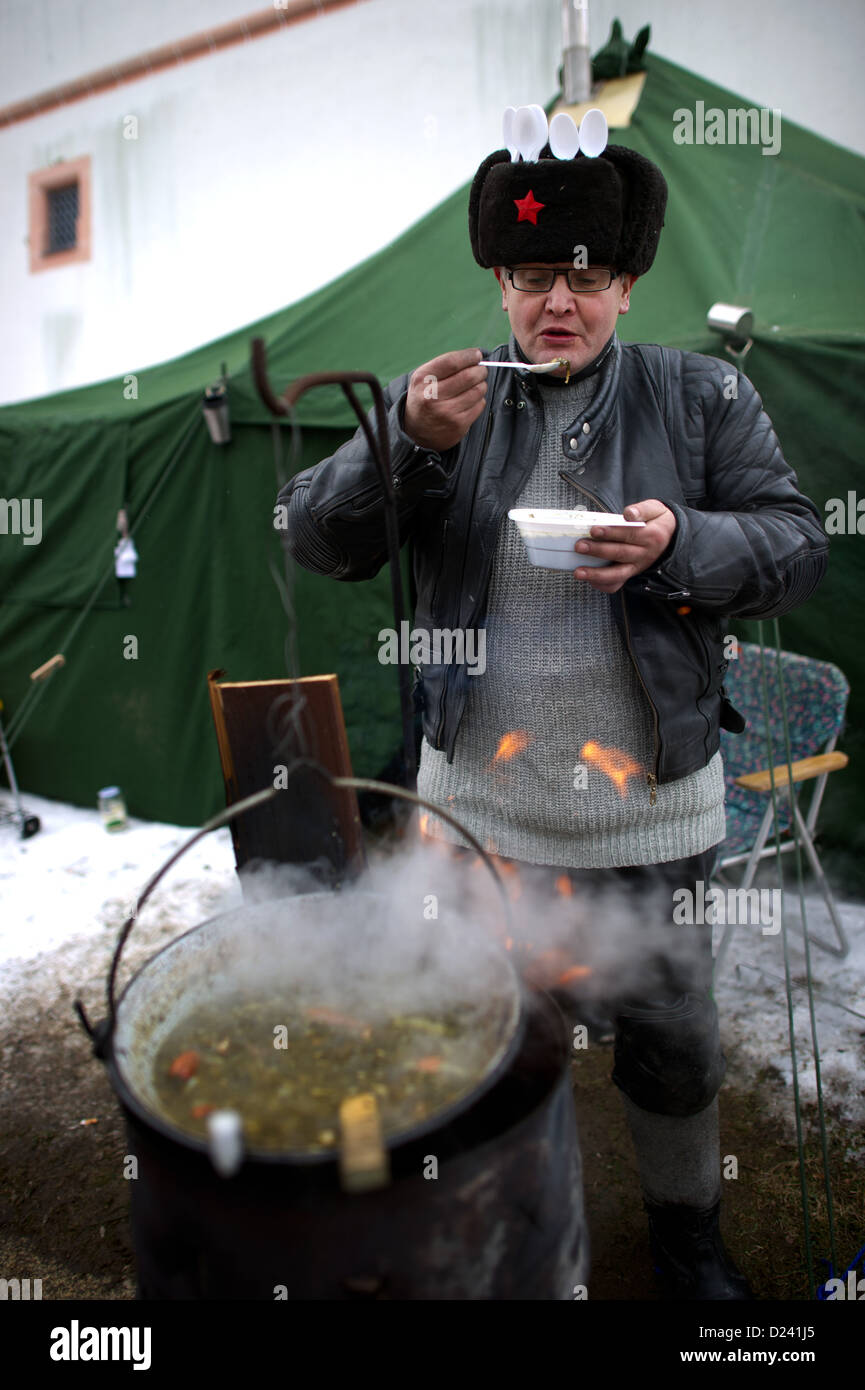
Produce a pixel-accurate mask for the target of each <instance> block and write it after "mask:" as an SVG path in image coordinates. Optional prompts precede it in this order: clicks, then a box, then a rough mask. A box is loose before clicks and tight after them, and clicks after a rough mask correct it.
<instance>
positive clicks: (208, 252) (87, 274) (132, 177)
mask: <svg viewBox="0 0 865 1390" xmlns="http://www.w3.org/2000/svg"><path fill="white" fill-rule="evenodd" d="M72 8H74V10H75V11H76V12H79V11H80V12H81V14H82V15H83V14H84V13H85V7H84V6H75V7H72ZM95 8H97V9H98V8H99V6H96V7H95ZM103 8H104V7H103ZM143 8H144V9H146V10H147V13H148V15H151V13H152V12H151V8H150V7H149V6H145V7H143ZM160 8H162V9H165V10H166V12H167V10H168V7H165V6H157V9H160ZM187 8H188V11H189V12H190V14H189V16H188V19H189V22H188V23H185V24H183V25H180V24H178V23H177V19H176V14H175V15H174V22H173V24H172V26H171V28H170V29H166V30H165V31H164V32H163V33H161V34H160V33H156V32H152V31H147V32H145V31H144V29H143V28H142V27H141V15H140V13H139V11H138V10H137V7H132V9H131V10H129V11H128V13H129V14H130V15H131V16H132V18H133V19H135V24H136V26H137V27H135V28H134V29H131V30H130V34H131V39H130V42H129V43H128V45H127V46H126V49H125V52H126V55H127V56H128V55H129V53H130V52H132V51H135V45H136V44H140V45H141V46H142V47H152V46H154V45H155V44H157V43H159V42H164V41H166V40H167V39H170V38H172V37H178V36H180V35H181V34H182V33H191V32H195V31H196V30H197V29H199V28H201V27H204V26H205V19H204V15H203V14H202V11H203V10H204V8H205V7H204V6H203V5H200V4H197V3H196V4H194V5H190V6H188V7H186V6H183V5H176V6H174V7H173V9H174V11H183V12H184V15H186V14H187ZM207 8H208V9H211V8H212V7H210V6H208V7H207ZM231 8H232V7H231V6H229V5H228V4H227V3H223V5H222V6H221V7H220V10H219V12H218V13H216V12H214V13H213V19H214V20H216V21H220V22H221V21H224V20H225V19H226V18H227V17H229V12H230V10H231ZM245 8H248V7H245ZM32 9H33V11H34V12H35V11H36V10H40V11H42V12H43V19H44V22H45V23H44V31H45V35H47V34H48V33H49V31H51V30H52V25H53V24H54V23H55V20H56V18H57V11H56V9H55V6H54V5H53V4H44V3H39V4H34V5H33V6H32ZM233 9H234V12H235V14H238V13H240V14H242V13H244V8H242V7H241V6H240V5H238V3H237V0H235V4H234V6H233ZM60 12H61V13H62V7H60ZM105 12H106V14H108V10H107V9H106V11H105ZM192 12H194V13H192ZM86 13H87V15H88V16H89V15H90V6H89V5H88V6H87V7H86ZM111 13H113V14H114V15H115V21H116V15H117V14H125V13H127V9H126V7H122V6H120V7H119V6H116V5H115V6H112V7H111ZM7 27H8V26H7ZM24 27H25V28H26V29H28V31H30V37H29V38H28V44H29V43H33V44H35V46H36V48H37V49H38V46H39V38H38V35H36V37H34V33H35V31H36V29H37V28H38V26H36V25H35V24H34V22H33V19H32V15H31V14H30V11H29V10H28V11H27V13H26V25H25V26H24ZM22 32H23V31H22ZM0 37H2V36H0ZM6 37H7V39H8V37H9V36H8V34H7V35H6ZM115 38H116V35H115V37H114V38H112V41H111V42H110V43H109V41H108V38H107V37H106V32H105V31H103V30H102V29H101V28H100V26H99V25H90V24H89V21H88V27H87V28H86V30H85V27H84V25H83V22H82V27H81V29H80V31H76V34H75V40H74V42H71V48H72V50H73V51H74V53H75V62H74V63H73V62H69V61H66V60H65V58H64V57H63V51H64V49H63V44H62V43H61V36H59V35H57V34H54V35H53V37H52V39H51V43H50V45H49V44H48V42H47V38H46V39H45V51H46V52H49V51H50V61H48V60H37V55H35V54H34V51H33V50H31V49H29V48H28V50H27V53H26V54H25V55H24V57H25V59H26V66H27V68H28V77H27V82H26V84H24V83H23V82H22V83H19V86H18V91H17V92H16V93H15V95H17V96H21V95H23V87H24V85H26V86H28V87H30V89H31V91H32V90H33V89H34V88H35V90H42V89H44V87H45V86H46V85H47V84H48V83H49V82H54V81H60V80H64V79H68V78H69V77H71V76H73V75H74V72H75V70H76V69H77V70H78V71H79V72H80V71H81V70H82V69H83V70H84V71H87V70H89V69H92V68H93V67H95V66H97V65H100V64H102V63H104V62H106V61H112V60H115V61H116V60H117V59H118V58H120V57H122V56H123V55H124V47H123V42H122V40H121V39H119V38H116V41H115ZM89 39H92V40H93V41H92V42H91V43H90V47H89V48H88V47H87V41H88V40H89ZM97 40H98V41H97ZM132 40H134V42H133V41H132ZM558 44H559V12H558V5H557V0H540V3H538V4H535V5H532V6H531V23H530V24H527V23H526V6H525V3H524V0H435V5H434V6H426V5H423V4H417V3H406V0H372V3H367V4H360V5H357V6H356V7H351V8H348V9H343V10H340V11H337V12H335V13H333V14H331V15H328V14H327V13H325V15H324V16H323V17H321V18H316V19H314V20H311V21H309V22H307V23H303V24H297V25H295V26H293V27H291V28H289V29H287V30H286V31H285V32H284V33H279V34H275V35H274V36H273V37H264V38H260V39H256V40H254V41H252V42H249V43H246V44H243V45H239V46H236V47H232V48H229V49H227V50H224V51H223V52H221V53H217V54H215V55H214V56H213V57H208V58H204V59H201V60H198V61H195V62H192V63H188V64H185V65H183V66H181V67H178V68H177V69H171V70H167V71H165V72H161V73H157V74H156V75H154V76H152V77H149V78H147V79H145V80H142V81H138V82H134V83H129V84H127V85H125V86H123V87H120V88H118V89H116V90H114V91H110V92H106V93H104V94H101V95H99V96H96V97H93V98H89V99H87V100H84V101H79V102H76V103H74V104H73V105H69V106H65V107H62V108H60V109H59V110H57V111H53V112H48V113H46V114H45V115H42V116H38V117H36V118H34V119H31V120H28V121H26V122H22V123H20V124H18V125H14V126H12V127H9V128H7V129H6V130H0V233H2V241H0V279H2V282H3V283H4V286H5V287H6V289H5V293H4V295H3V310H2V312H3V317H4V320H5V325H6V326H5V329H4V332H3V335H2V344H3V346H2V354H3V357H2V385H0V400H2V401H4V402H9V401H13V400H16V399H23V398H27V397H30V396H34V395H40V394H43V393H45V392H49V391H55V390H58V389H61V388H65V387H69V386H74V385H79V384H82V383H84V382H88V381H94V380H99V379H102V378H105V377H109V376H114V375H116V374H118V373H121V372H126V371H131V370H134V369H135V368H140V367H144V366H147V365H149V364H151V363H153V362H157V361H162V360H164V359H166V358H169V357H172V356H175V355H177V354H179V353H182V352H184V351H186V350H188V349H190V348H192V347H195V346H197V345H198V344H200V343H202V342H206V341H208V340H210V339H212V338H216V337H219V336H221V335H222V334H223V333H225V332H227V331H229V330H231V329H233V328H237V327H239V326H241V325H243V324H245V323H248V322H250V321H252V320H254V319H256V318H258V317H261V316H263V315H266V314H269V313H272V312H273V311H275V310H276V309H278V308H280V307H282V306H283V305H285V304H289V303H292V302H293V301H295V300H297V299H298V298H300V297H301V296H302V295H304V294H306V293H307V292H309V291H310V290H312V289H314V288H316V287H318V286H319V285H322V284H325V283H327V282H328V281H329V280H331V279H333V278H334V277H335V276H336V275H338V274H340V273H341V272H343V271H344V270H346V269H348V268H349V267H350V266H352V265H355V264H357V263H358V262H359V261H361V260H363V259H364V258H365V257H367V256H369V255H371V254H372V253H374V252H375V251H377V250H378V249H379V248H380V247H382V246H383V245H385V244H386V243H387V242H389V241H391V240H393V238H394V237H395V236H397V235H398V234H399V233H400V232H401V231H403V230H404V229H405V228H406V227H408V226H409V225H410V224H411V223H412V222H414V221H416V220H417V219H418V218H419V217H421V216H422V215H423V214H424V213H425V212H427V211H429V209H430V208H431V207H433V206H435V204H436V203H438V202H440V201H441V199H442V198H444V197H446V196H447V194H449V193H451V192H453V190H454V189H455V188H457V187H458V186H459V185H460V184H461V183H462V182H464V181H465V180H466V179H467V178H468V177H469V176H470V175H471V173H472V171H473V169H474V167H475V165H476V164H477V163H478V162H479V160H480V158H481V157H482V156H483V154H484V153H485V152H486V151H487V149H488V148H490V147H492V146H494V145H495V144H496V143H497V139H498V129H497V128H498V126H499V124H500V112H501V110H502V109H503V108H504V106H505V105H506V104H507V103H508V101H509V100H517V101H520V102H527V101H530V100H536V99H538V97H540V99H541V100H542V101H545V100H547V99H549V97H550V96H551V95H552V94H553V92H554V90H555V61H556V53H557V49H558ZM85 50H86V51H85ZM88 54H89V56H87V55H88ZM7 90H8V89H7ZM128 115H135V116H137V117H138V122H139V134H138V139H136V140H127V139H124V138H123V119H124V117H126V116H128ZM87 153H89V154H90V155H91V157H92V164H93V199H92V202H93V224H92V248H93V258H92V260H91V261H90V262H89V263H85V264H81V265H72V266H68V267H63V268H57V269H51V270H44V271H40V272H38V273H36V274H30V272H29V270H28V260H27V244H26V236H27V175H28V173H29V172H30V171H31V170H33V169H38V168H41V167H42V166H44V165H46V164H49V163H51V162H53V161H55V160H57V159H59V158H63V159H71V158H75V157H77V156H79V155H82V154H87Z"/></svg>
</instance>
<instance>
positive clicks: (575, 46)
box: [562, 0, 592, 106]
mask: <svg viewBox="0 0 865 1390" xmlns="http://www.w3.org/2000/svg"><path fill="white" fill-rule="evenodd" d="M562 54H563V59H562V70H563V71H562V95H563V96H564V99H565V101H566V103H567V104H568V105H569V106H574V105H576V104H577V103H578V102H581V101H588V100H589V97H590V96H591V94H592V58H591V54H590V52H589V0H562Z"/></svg>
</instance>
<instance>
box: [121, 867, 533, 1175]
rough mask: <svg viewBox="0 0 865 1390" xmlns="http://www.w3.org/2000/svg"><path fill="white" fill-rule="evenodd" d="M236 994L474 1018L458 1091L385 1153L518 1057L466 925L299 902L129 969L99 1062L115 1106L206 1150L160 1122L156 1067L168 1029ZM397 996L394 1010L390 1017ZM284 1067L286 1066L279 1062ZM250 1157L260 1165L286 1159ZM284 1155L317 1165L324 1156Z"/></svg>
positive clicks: (487, 967)
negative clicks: (446, 1010)
mask: <svg viewBox="0 0 865 1390" xmlns="http://www.w3.org/2000/svg"><path fill="white" fill-rule="evenodd" d="M347 924H348V925H347ZM401 926H402V930H401ZM240 987H243V988H244V989H245V990H247V991H250V992H252V993H253V994H255V993H258V994H259V995H260V996H262V997H264V996H265V995H267V996H272V995H273V994H274V993H275V992H279V991H280V990H281V989H285V991H286V997H289V996H290V995H292V994H294V993H295V992H296V991H300V993H301V996H302V995H303V994H304V993H306V994H307V996H308V1000H309V1002H310V1003H315V1004H318V1003H321V1002H325V1003H326V1004H328V1005H330V1006H332V1007H336V1008H338V1009H340V1008H341V1009H344V1010H345V1011H346V1012H349V1013H357V1014H358V1016H359V1017H361V1018H366V1017H368V1016H369V1007H371V1005H372V1002H373V1001H374V1000H377V1001H378V1005H379V1008H381V1006H382V1005H385V1006H386V1008H387V1009H388V1011H392V1012H397V1011H402V1012H406V1013H411V1012H415V1011H418V1012H420V1011H425V1010H427V1009H429V1008H430V1007H431V1005H432V1006H434V1007H437V1008H441V1007H442V1005H443V1004H446V1005H447V1006H449V1007H450V1006H453V1005H455V1004H461V1005H464V1006H466V1007H467V1008H471V1009H472V1010H473V1013H472V1023H473V1027H472V1029H471V1031H470V1033H469V1034H468V1035H467V1037H466V1038H465V1041H464V1044H463V1049H464V1052H465V1057H464V1061H465V1068H466V1072H467V1083H466V1087H465V1089H464V1091H463V1093H462V1094H461V1095H460V1096H459V1097H458V1098H457V1099H456V1100H455V1101H454V1103H453V1104H452V1105H450V1106H448V1108H447V1109H446V1110H442V1111H439V1112H438V1113H437V1114H435V1115H432V1116H430V1117H428V1118H427V1119H425V1120H424V1121H423V1122H421V1123H416V1124H414V1125H413V1126H412V1127H411V1128H410V1129H407V1128H406V1129H403V1130H401V1131H400V1132H399V1133H398V1134H397V1135H396V1136H394V1137H392V1138H391V1140H390V1142H391V1144H393V1143H394V1142H396V1140H397V1139H399V1140H403V1139H411V1138H416V1137H420V1136H421V1135H423V1134H427V1133H429V1132H430V1131H432V1130H435V1129H438V1128H440V1127H441V1125H442V1124H443V1123H446V1122H447V1120H448V1119H449V1118H451V1117H452V1116H453V1115H454V1114H455V1113H457V1112H458V1111H460V1110H462V1109H464V1108H465V1106H466V1105H468V1104H471V1103H473V1102H474V1101H475V1100H477V1099H478V1098H479V1097H480V1095H482V1094H483V1092H484V1091H485V1090H487V1089H488V1088H489V1087H490V1086H491V1085H493V1084H494V1082H495V1080H496V1079H497V1077H498V1076H499V1075H500V1074H501V1072H502V1070H503V1068H504V1067H505V1066H506V1065H507V1063H508V1062H509V1060H510V1059H511V1058H512V1056H513V1054H514V1053H515V1051H516V1050H517V1048H518V1047H519V1044H520V1041H521V1037H522V1029H523V1024H524V1020H523V1016H522V1012H521V990H520V983H519V980H518V978H517V976H516V973H515V971H514V969H513V966H512V964H511V960H510V957H509V956H508V955H507V953H506V952H504V951H502V950H501V949H500V948H499V947H498V946H497V945H496V944H495V943H494V942H493V941H492V940H491V939H490V938H489V937H488V936H487V935H486V934H485V933H484V932H481V931H478V930H472V929H471V927H470V926H469V925H465V924H460V925H456V924H451V925H449V926H448V925H445V924H443V923H438V922H436V923H435V924H434V929H433V930H430V924H429V923H427V922H424V923H423V930H418V928H417V927H415V929H414V930H413V931H409V930H408V929H407V927H406V924H405V923H403V924H401V923H400V922H399V919H398V916H395V914H394V909H393V907H392V905H391V904H390V903H389V902H388V900H387V899H385V898H381V897H379V896H377V895H375V894H372V893H309V894H303V895H298V896H296V897H292V898H284V899H282V900H280V901H278V902H273V901H272V902H265V903H259V904H258V905H257V906H249V907H241V908H237V909H236V910H235V911H233V912H228V913H225V914H224V915H223V916H221V917H215V918H212V919H211V920H210V921H208V922H203V923H202V924H201V925H200V926H198V927H194V928H193V929H192V930H191V931H189V932H186V933H185V935H183V936H181V937H179V938H178V939H177V940H176V941H173V942H171V943H170V945H168V946H166V947H164V948H163V949H162V950H161V951H160V952H159V953H158V954H157V955H156V956H154V957H153V959H152V960H150V961H149V962H148V964H147V965H145V966H144V967H143V968H142V969H141V970H139V971H138V973H137V975H136V976H135V977H134V978H133V979H132V980H131V981H130V983H129V985H128V986H127V988H126V990H125V991H124V994H123V996H122V998H121V1000H120V1004H119V1006H118V1009H117V1018H116V1022H115V1027H114V1031H113V1036H112V1039H111V1046H110V1051H109V1056H108V1058H107V1060H108V1064H109V1071H110V1074H111V1079H112V1082H113V1084H114V1087H115V1089H116V1090H117V1093H118V1095H119V1096H120V1099H121V1100H122V1101H123V1104H124V1106H126V1108H127V1109H129V1110H131V1111H133V1112H134V1113H135V1114H136V1115H137V1116H138V1117H139V1119H140V1120H141V1121H142V1122H143V1123H145V1124H149V1125H152V1126H153V1127H154V1128H155V1129H157V1130H159V1131H160V1132H161V1133H163V1134H165V1135H166V1136H167V1137H170V1138H173V1139H175V1140H178V1141H180V1142H183V1143H187V1144H190V1145H192V1146H193V1147H195V1148H197V1149H198V1150H199V1151H200V1152H201V1153H205V1152H207V1144H206V1142H205V1141H204V1140H198V1139H196V1138H194V1136H191V1135H187V1134H184V1133H183V1132H182V1131H181V1130H179V1129H178V1127H177V1126H176V1125H175V1124H173V1123H172V1121H171V1120H170V1119H168V1118H166V1117H165V1116H164V1114H163V1111H162V1106H161V1105H160V1102H159V1098H158V1095H157V1091H156V1086H155V1059H156V1055H157V1053H158V1051H159V1049H160V1047H161V1045H162V1043H163V1041H164V1040H165V1039H166V1038H167V1036H168V1035H169V1034H170V1033H171V1031H172V1030H173V1028H174V1027H175V1025H176V1024H177V1023H179V1022H180V1021H181V1020H182V1019H184V1018H185V1017H186V1016H188V1015H189V1014H190V1013H192V1012H193V1011H194V1010H195V1009H196V1008H197V1007H199V1006H200V1005H205V1004H207V1005H212V1004H214V1003H216V1004H218V1003H219V1001H220V999H221V998H225V999H226V1000H228V999H230V998H231V997H232V996H233V995H236V993H237V991H238V989H239V988H240ZM397 990H399V991H400V992H401V1001H402V1002H401V1005H400V1006H397V1005H396V1004H394V1005H393V1007H392V1009H391V1004H390V1001H391V1000H392V999H393V998H394V994H395V992H396V991H397ZM281 1021H283V1020H282V1018H275V1019H273V1020H272V1022H275V1023H279V1022H281ZM286 1060H287V1062H288V1063H289V1064H290V1061H291V1057H290V1053H289V1054H288V1056H287V1058H286ZM251 1152H255V1153H257V1154H258V1155H259V1156H260V1157H261V1158H262V1159H263V1160H264V1161H266V1162H267V1161H271V1162H273V1161H278V1160H279V1158H280V1156H282V1157H285V1156H286V1151H283V1154H282V1155H280V1154H279V1153H278V1151H275V1150H265V1149H262V1150H254V1149H253V1150H251ZM291 1157H292V1158H294V1159H295V1160H298V1161H302V1162H312V1163H316V1162H322V1161H326V1160H327V1159H328V1158H329V1155H328V1154H327V1153H326V1152H325V1153H320V1152H314V1151H313V1152H302V1153H293V1154H291Z"/></svg>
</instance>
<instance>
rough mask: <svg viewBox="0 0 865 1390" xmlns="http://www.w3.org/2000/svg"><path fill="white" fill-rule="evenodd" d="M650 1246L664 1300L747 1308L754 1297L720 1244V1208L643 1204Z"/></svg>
mask: <svg viewBox="0 0 865 1390" xmlns="http://www.w3.org/2000/svg"><path fill="white" fill-rule="evenodd" d="M644 1205H645V1208H646V1211H647V1212H648V1214H649V1240H650V1243H651V1247H652V1258H653V1260H654V1262H655V1272H656V1273H657V1275H658V1277H659V1280H660V1284H661V1293H662V1297H663V1298H665V1299H676V1300H681V1301H686V1300H698V1299H719V1300H720V1299H725V1300H728V1301H730V1300H738V1301H740V1302H745V1301H748V1300H753V1299H754V1294H753V1292H752V1290H751V1288H750V1286H749V1284H748V1281H747V1279H746V1278H745V1276H744V1275H743V1274H740V1273H739V1271H738V1269H737V1268H736V1266H735V1265H734V1263H733V1261H732V1260H731V1258H730V1256H729V1255H728V1253H727V1251H726V1250H725V1248H724V1242H723V1241H722V1240H721V1229H720V1225H719V1219H718V1218H719V1214H720V1210H721V1203H720V1202H716V1203H715V1205H714V1206H712V1207H705V1208H700V1207H685V1206H674V1205H664V1206H659V1205H657V1204H656V1203H654V1202H648V1201H647V1202H645V1203H644Z"/></svg>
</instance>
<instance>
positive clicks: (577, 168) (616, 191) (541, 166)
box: [469, 145, 667, 275]
mask: <svg viewBox="0 0 865 1390" xmlns="http://www.w3.org/2000/svg"><path fill="white" fill-rule="evenodd" d="M666 206H667V182H666V179H665V178H664V175H663V174H662V173H661V171H660V169H659V168H658V166H657V165H656V164H653V163H652V161H651V160H650V159H646V158H645V157H644V156H643V155H641V154H637V151H636V150H630V149H628V148H627V147H626V146H624V145H607V147H606V149H605V150H604V152H603V154H602V155H599V156H598V157H597V158H595V159H592V158H589V156H587V155H584V154H582V153H580V154H578V155H576V156H575V157H574V158H573V159H556V158H555V157H554V155H553V154H552V151H551V150H550V147H549V145H545V146H544V148H543V149H542V150H541V153H540V157H539V159H537V160H536V161H531V162H528V163H527V162H524V161H522V160H519V161H517V163H512V162H511V157H510V154H509V153H508V151H507V150H496V151H495V153H494V154H491V155H489V156H488V157H487V158H486V159H485V160H484V161H483V163H482V164H481V166H480V168H479V169H478V171H477V173H476V174H475V177H474V181H473V183H472V187H471V193H470V194H469V236H470V237H471V243H472V252H473V253H474V258H475V260H476V261H477V263H478V265H482V266H484V267H485V268H489V267H491V266H494V265H519V264H521V263H523V264H526V263H531V262H537V263H538V264H541V265H551V264H552V263H553V262H555V261H572V260H573V259H574V256H575V254H576V252H575V248H576V247H577V246H585V247H586V253H587V259H588V263H589V264H597V265H611V266H613V267H614V268H615V269H616V270H624V271H629V272H630V273H631V274H632V275H644V274H645V272H646V271H647V270H648V269H649V267H650V266H651V264H652V261H653V260H654V259H655V252H656V251H657V249H658V240H659V238H660V235H661V228H662V227H663V225H664V211H665V209H666Z"/></svg>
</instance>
